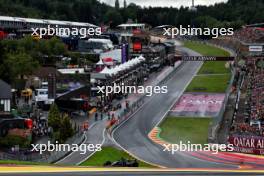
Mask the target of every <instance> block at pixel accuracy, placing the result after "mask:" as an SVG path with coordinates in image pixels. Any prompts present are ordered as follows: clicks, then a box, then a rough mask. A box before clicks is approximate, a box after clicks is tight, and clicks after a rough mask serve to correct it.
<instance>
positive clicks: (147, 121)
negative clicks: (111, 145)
mask: <svg viewBox="0 0 264 176" xmlns="http://www.w3.org/2000/svg"><path fill="white" fill-rule="evenodd" d="M182 50H184V51H185V52H186V53H187V54H188V55H191V56H197V55H199V54H198V53H196V52H194V51H192V50H189V49H186V48H182ZM201 65H202V62H197V61H190V62H186V63H185V64H184V65H183V66H182V67H181V68H179V70H178V71H177V72H176V73H175V74H174V75H173V76H172V78H171V79H169V80H168V81H167V82H165V83H164V85H167V86H168V93H167V94H156V95H154V96H152V97H150V98H149V100H146V103H145V104H144V105H143V106H142V107H141V108H140V109H139V110H138V111H137V112H136V113H135V114H134V115H133V116H132V117H131V118H130V119H129V120H127V121H126V122H125V123H123V124H122V125H120V126H119V127H118V128H116V129H115V130H114V131H113V134H112V136H113V139H114V140H115V142H116V143H118V144H119V145H120V146H121V147H122V148H123V149H124V150H126V151H128V152H129V153H130V154H132V155H133V156H135V157H136V158H138V159H141V160H144V161H146V162H148V163H151V164H155V165H158V166H163V167H167V168H230V167H231V168H237V167H236V166H232V165H226V164H220V163H214V162H209V161H205V160H200V159H198V158H194V157H191V156H190V155H187V154H185V153H182V152H176V153H174V154H171V153H170V152H167V151H163V150H164V147H162V146H160V145H158V144H156V143H154V142H152V141H151V140H150V139H149V138H148V134H149V132H150V131H151V130H152V129H153V128H154V127H155V126H156V125H157V124H158V123H159V122H160V121H161V119H163V118H164V117H165V115H166V113H167V111H168V110H169V109H170V107H171V106H172V105H173V104H174V103H175V101H177V100H178V99H179V98H180V96H181V95H182V93H183V92H184V90H185V89H186V87H187V85H188V84H189V83H190V81H191V80H192V78H193V77H194V76H195V75H196V73H197V72H198V70H199V68H200V67H201ZM175 135H177V134H175Z"/></svg>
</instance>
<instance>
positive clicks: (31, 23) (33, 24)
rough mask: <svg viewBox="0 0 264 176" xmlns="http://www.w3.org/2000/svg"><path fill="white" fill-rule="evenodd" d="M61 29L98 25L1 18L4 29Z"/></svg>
mask: <svg viewBox="0 0 264 176" xmlns="http://www.w3.org/2000/svg"><path fill="white" fill-rule="evenodd" d="M48 25H50V26H51V27H56V26H57V27H60V28H73V27H74V28H78V29H80V28H91V27H94V28H96V27H97V26H96V25H93V24H90V23H83V22H73V21H58V20H49V19H35V18H21V17H10V16H0V28H2V29H16V30H19V29H31V28H40V27H47V26H48Z"/></svg>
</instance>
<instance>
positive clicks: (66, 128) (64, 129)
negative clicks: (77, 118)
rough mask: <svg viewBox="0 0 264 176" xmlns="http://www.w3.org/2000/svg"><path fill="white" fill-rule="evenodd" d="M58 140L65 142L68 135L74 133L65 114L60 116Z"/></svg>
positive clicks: (70, 135)
mask: <svg viewBox="0 0 264 176" xmlns="http://www.w3.org/2000/svg"><path fill="white" fill-rule="evenodd" d="M59 133H60V142H65V141H66V140H67V139H68V138H69V137H72V135H73V134H74V129H73V128H72V124H71V120H70V117H69V116H68V115H67V114H65V115H64V116H63V118H62V122H61V126H60V130H59Z"/></svg>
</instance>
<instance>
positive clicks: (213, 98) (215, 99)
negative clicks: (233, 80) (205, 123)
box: [171, 93, 225, 117]
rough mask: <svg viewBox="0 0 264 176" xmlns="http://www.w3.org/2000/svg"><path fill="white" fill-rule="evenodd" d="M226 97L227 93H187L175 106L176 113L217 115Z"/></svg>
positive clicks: (173, 109) (202, 115)
mask: <svg viewBox="0 0 264 176" xmlns="http://www.w3.org/2000/svg"><path fill="white" fill-rule="evenodd" d="M224 99H225V94H207V93H185V94H183V95H182V96H181V98H180V100H179V101H178V102H177V103H176V104H175V105H174V106H173V108H172V109H171V112H173V113H175V115H177V114H178V115H183V116H184V115H187V116H189V115H191V116H195V117H196V116H197V117H206V116H210V117H211V116H216V115H217V114H218V113H219V111H220V109H221V107H222V105H223V102H224Z"/></svg>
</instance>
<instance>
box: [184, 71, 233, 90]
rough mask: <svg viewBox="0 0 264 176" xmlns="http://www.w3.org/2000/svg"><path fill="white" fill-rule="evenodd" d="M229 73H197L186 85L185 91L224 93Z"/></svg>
mask: <svg viewBox="0 0 264 176" xmlns="http://www.w3.org/2000/svg"><path fill="white" fill-rule="evenodd" d="M229 80H230V75H229V74H227V75H198V76H195V77H194V78H193V80H192V82H191V83H190V84H189V85H188V87H187V89H186V90H185V92H208V93H224V92H225V91H226V88H227V86H228V83H229Z"/></svg>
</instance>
